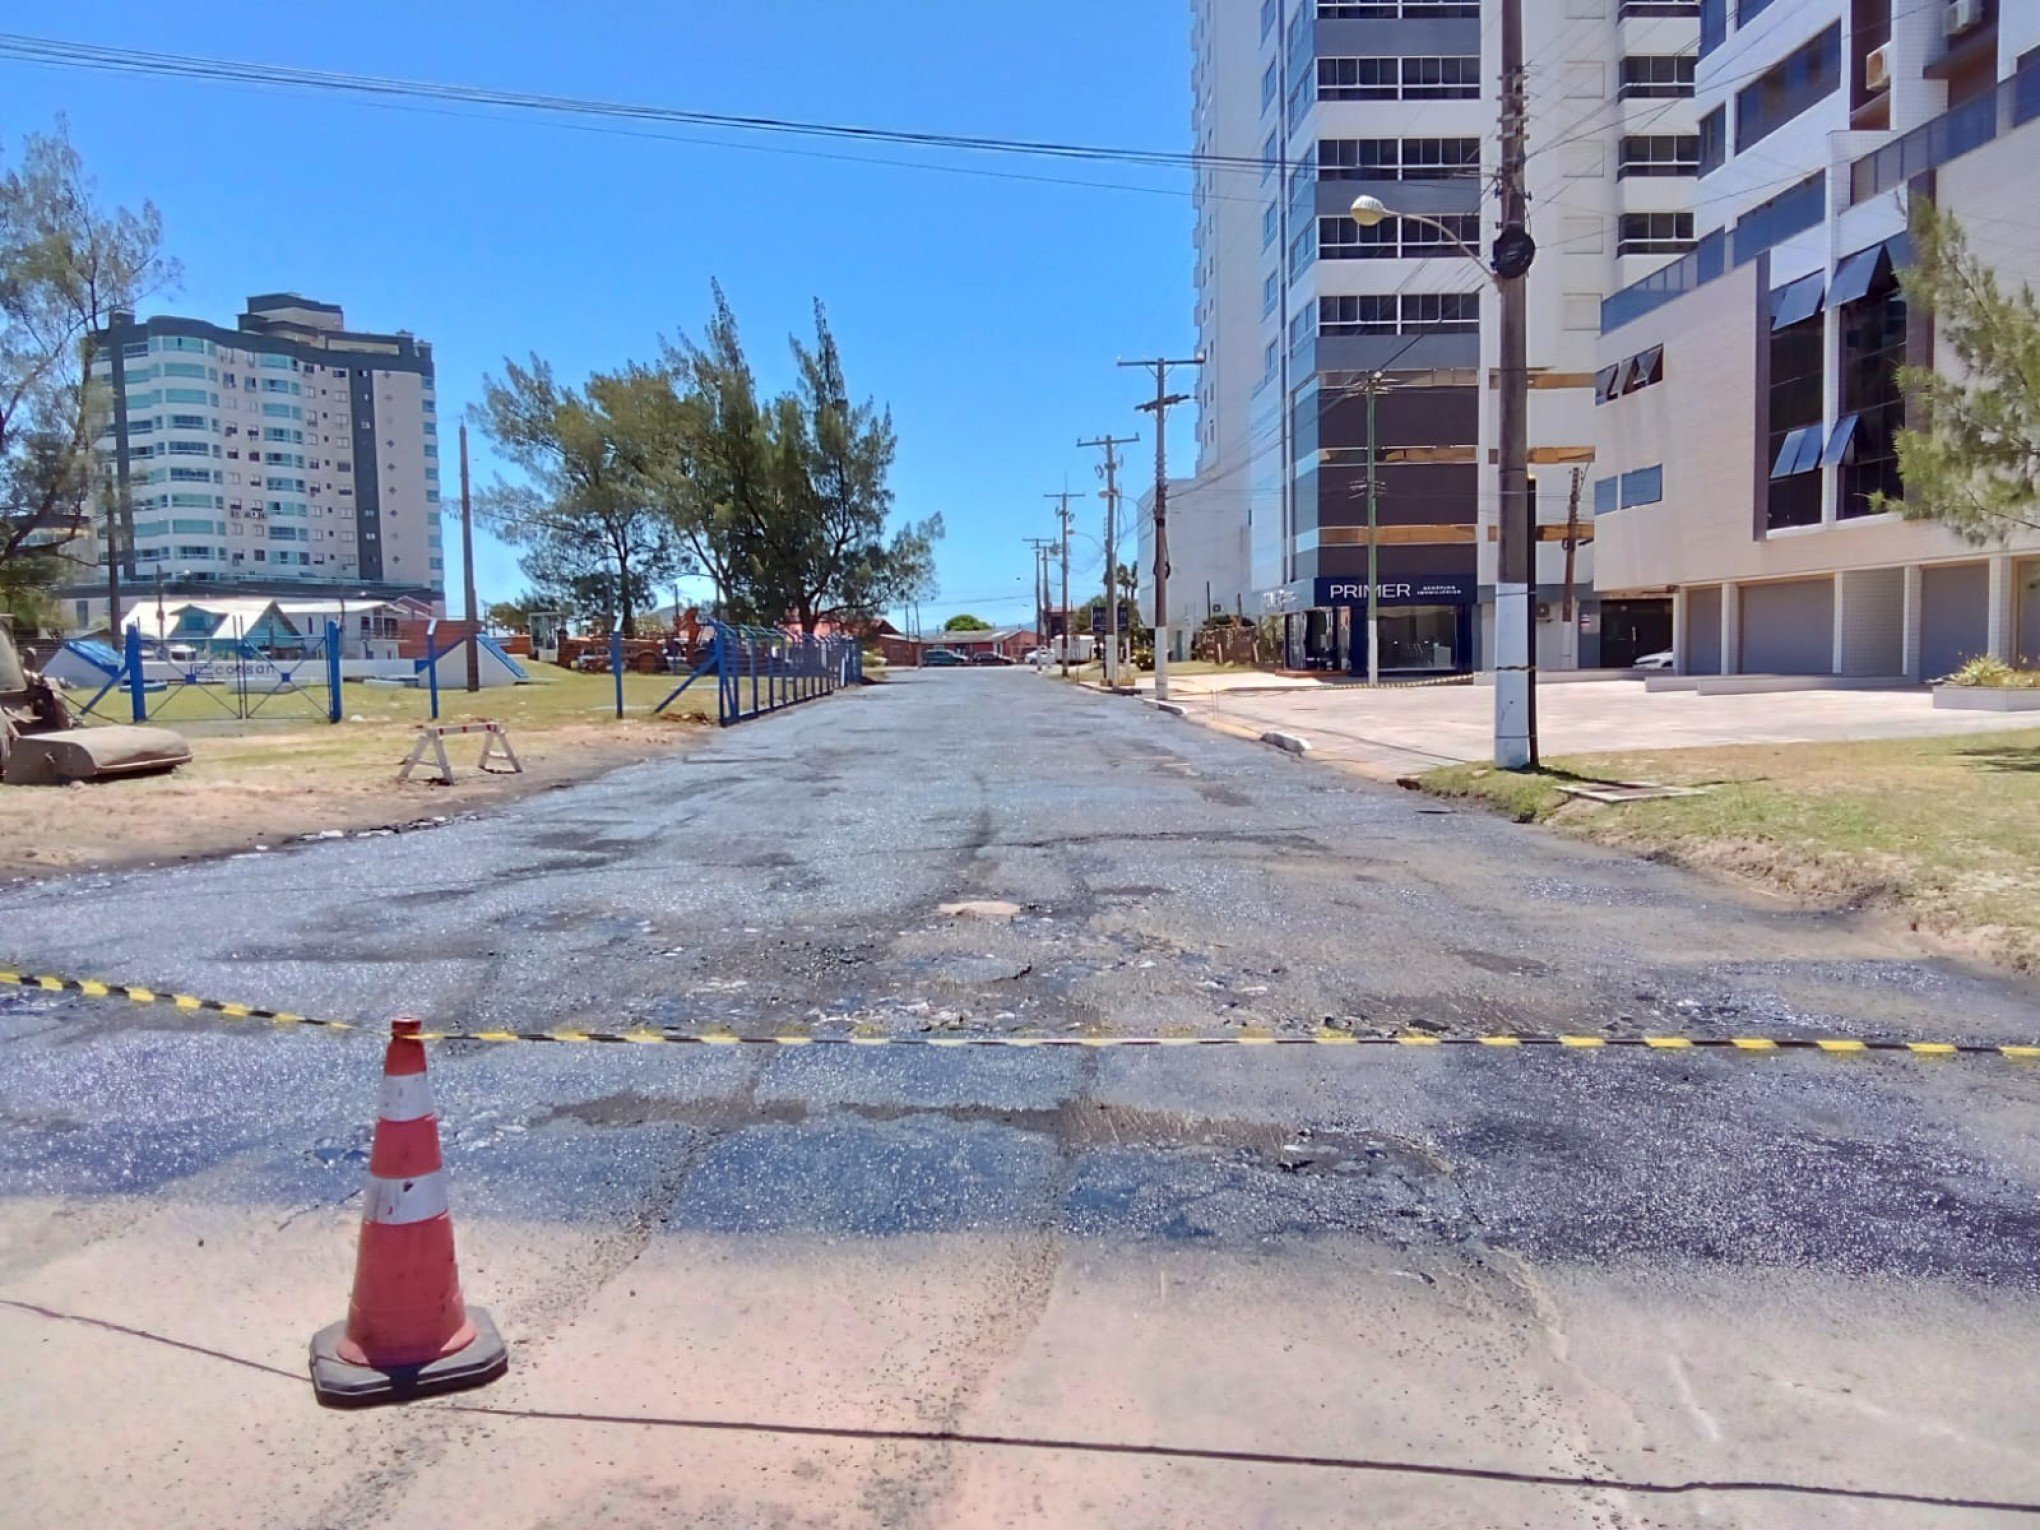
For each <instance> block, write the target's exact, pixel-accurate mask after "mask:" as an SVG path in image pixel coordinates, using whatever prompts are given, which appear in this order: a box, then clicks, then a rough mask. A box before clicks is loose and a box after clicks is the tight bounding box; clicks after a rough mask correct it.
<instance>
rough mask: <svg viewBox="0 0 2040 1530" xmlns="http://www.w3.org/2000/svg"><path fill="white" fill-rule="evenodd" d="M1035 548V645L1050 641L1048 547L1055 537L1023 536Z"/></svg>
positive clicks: (1022, 539) (1053, 543)
mask: <svg viewBox="0 0 2040 1530" xmlns="http://www.w3.org/2000/svg"><path fill="white" fill-rule="evenodd" d="M1020 540H1021V541H1023V542H1025V543H1026V544H1027V545H1028V546H1029V547H1031V548H1032V549H1033V550H1034V637H1035V646H1036V647H1040V646H1041V645H1042V644H1043V643H1046V642H1047V641H1048V563H1047V561H1046V560H1047V558H1048V549H1049V548H1051V547H1053V546H1055V538H1054V537H1022V538H1021V539H1020Z"/></svg>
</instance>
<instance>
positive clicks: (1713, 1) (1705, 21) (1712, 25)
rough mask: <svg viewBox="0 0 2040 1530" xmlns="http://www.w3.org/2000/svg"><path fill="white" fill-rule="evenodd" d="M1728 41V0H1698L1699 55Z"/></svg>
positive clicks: (1709, 51)
mask: <svg viewBox="0 0 2040 1530" xmlns="http://www.w3.org/2000/svg"><path fill="white" fill-rule="evenodd" d="M1727 41H1728V0H1700V56H1701V57H1702V58H1705V57H1707V55H1708V54H1710V53H1712V52H1713V51H1714V50H1715V49H1716V48H1718V47H1720V46H1721V45H1722V44H1723V43H1725V42H1727Z"/></svg>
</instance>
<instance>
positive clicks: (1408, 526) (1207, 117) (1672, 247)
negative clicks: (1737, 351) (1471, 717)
mask: <svg viewBox="0 0 2040 1530" xmlns="http://www.w3.org/2000/svg"><path fill="white" fill-rule="evenodd" d="M1523 8H1524V13H1525V35H1526V37H1527V39H1528V41H1527V44H1526V50H1525V64H1526V69H1525V90H1526V97H1527V111H1528V122H1529V163H1528V174H1527V186H1528V191H1529V196H1530V204H1529V206H1530V230H1531V233H1532V234H1533V236H1534V237H1535V238H1536V240H1537V241H1538V244H1539V247H1540V253H1539V255H1538V258H1537V262H1536V264H1535V266H1534V267H1533V269H1532V271H1531V273H1530V276H1529V280H1528V301H1529V305H1530V307H1529V313H1530V365H1531V369H1532V388H1533V392H1532V394H1531V401H1530V417H1529V418H1530V448H1531V475H1532V482H1533V490H1534V492H1535V495H1536V499H1537V512H1538V521H1539V524H1540V542H1539V548H1538V566H1537V598H1538V603H1539V608H1540V613H1541V620H1540V623H1539V662H1540V663H1542V664H1547V665H1562V664H1583V665H1591V664H1595V663H1599V662H1602V661H1603V659H1604V658H1613V659H1614V660H1616V661H1617V662H1620V661H1622V660H1624V659H1626V657H1628V656H1630V655H1629V654H1628V650H1629V649H1630V648H1632V647H1634V646H1635V645H1636V644H1638V643H1644V644H1646V645H1648V646H1657V647H1661V646H1663V639H1662V637H1661V635H1659V634H1657V633H1656V632H1654V631H1652V630H1648V629H1649V624H1651V623H1655V622H1660V621H1662V620H1663V619H1664V617H1663V611H1662V609H1661V607H1662V603H1661V602H1660V603H1659V605H1658V606H1654V607H1651V608H1650V609H1648V610H1645V611H1643V612H1641V613H1632V612H1627V611H1622V610H1616V611H1604V610H1602V609H1601V607H1600V603H1599V602H1598V600H1597V599H1595V597H1594V596H1593V594H1592V589H1591V579H1592V568H1593V562H1592V556H1593V555H1592V544H1591V537H1592V515H1591V513H1590V509H1589V507H1586V506H1582V508H1581V512H1580V516H1579V521H1580V530H1579V532H1578V534H1577V535H1576V536H1575V537H1574V538H1572V539H1571V545H1570V546H1569V545H1568V537H1567V530H1566V528H1567V522H1568V509H1569V502H1570V500H1571V497H1572V496H1571V490H1572V483H1573V475H1574V470H1575V469H1578V470H1579V471H1580V473H1581V475H1582V477H1583V479H1584V478H1585V477H1586V475H1587V474H1588V473H1589V471H1590V469H1591V457H1592V450H1593V433H1592V426H1593V407H1594V405H1593V399H1594V386H1593V381H1594V371H1595V349H1596V341H1597V337H1598V331H1599V327H1600V313H1601V303H1602V299H1603V298H1604V297H1605V296H1606V295H1607V294H1609V293H1611V292H1614V291H1616V290H1617V289H1618V288H1621V287H1623V286H1626V285H1628V284H1629V283H1630V282H1632V281H1634V280H1636V279H1638V278H1640V277H1642V276H1644V275H1645V274H1647V273H1648V272H1649V271H1651V270H1653V269H1655V268H1657V267H1659V266H1662V265H1664V264H1666V263H1667V262H1669V261H1671V260H1674V259H1676V258H1678V257H1679V256H1681V255H1682V254H1684V253H1686V252H1687V251H1688V250H1689V249H1690V248H1691V247H1692V242H1693V197H1694V185H1695V180H1696V177H1697V174H1698V170H1699V158H1700V144H1699V137H1698V119H1697V117H1696V114H1695V111H1694V103H1693V89H1694V85H1693V81H1694V61H1695V56H1696V53H1697V43H1698V25H1699V20H1698V18H1699V13H1700V5H1699V3H1698V0H1523ZM1193 15H1194V26H1193V37H1195V38H1196V39H1197V42H1198V48H1197V58H1196V62H1195V64H1194V65H1193V74H1192V80H1193V90H1194V92H1195V95H1194V101H1195V105H1194V110H1193V117H1194V121H1195V124H1196V127H1197V141H1198V146H1199V148H1200V149H1202V150H1205V151H1206V152H1208V153H1211V154H1213V155H1216V156H1221V157H1223V156H1243V157H1245V158H1247V159H1249V160H1252V161H1258V163H1257V164H1253V165H1250V166H1247V167H1243V168H1237V169H1235V168H1230V167H1228V166H1226V165H1225V164H1224V163H1223V162H1222V160H1221V162H1220V163H1218V164H1214V165H1211V166H1209V167H1207V168H1206V169H1205V170H1204V171H1203V172H1202V173H1201V174H1200V177H1199V183H1198V197H1197V200H1198V213H1197V228H1198V259H1197V266H1196V272H1197V285H1198V308H1197V322H1198V327H1199V334H1200V338H1201V340H1202V344H1203V348H1204V351H1205V353H1206V356H1207V358H1208V364H1207V366H1206V367H1205V368H1204V376H1203V378H1202V379H1200V393H1199V403H1200V405H1201V422H1200V439H1199V446H1200V451H1199V458H1198V471H1197V475H1196V477H1195V478H1193V479H1191V480H1188V481H1187V482H1186V483H1185V484H1184V485H1182V486H1181V487H1180V488H1178V489H1177V490H1176V491H1175V492H1174V493H1173V494H1172V505H1171V540H1172V548H1173V545H1174V544H1175V542H1176V541H1177V539H1178V533H1177V530H1176V522H1177V514H1178V511H1177V506H1179V505H1181V504H1183V503H1185V502H1188V503H1189V504H1190V505H1191V506H1192V507H1194V508H1196V509H1198V510H1200V511H1201V512H1202V513H1203V514H1205V515H1207V516H1210V517H1211V518H1213V519H1216V520H1223V521H1226V522H1229V523H1230V524H1231V525H1233V526H1234V527H1235V528H1236V530H1237V532H1238V543H1239V544H1240V550H1239V552H1238V555H1237V563H1238V577H1237V584H1238V586H1239V588H1240V592H1241V596H1242V600H1241V604H1242V605H1243V606H1244V607H1245V609H1247V610H1248V611H1250V612H1252V613H1257V614H1261V615H1279V616H1281V618H1282V620H1283V630H1284V638H1285V642H1284V646H1285V649H1286V652H1287V658H1288V661H1289V662H1290V663H1291V664H1292V665H1296V666H1309V667H1322V668H1339V669H1356V668H1359V669H1364V667H1365V654H1366V643H1365V639H1364V631H1363V626H1362V624H1364V622H1365V620H1366V612H1367V605H1368V601H1369V599H1370V597H1373V598H1376V599H1378V600H1379V602H1380V610H1381V623H1382V663H1383V668H1384V669H1385V670H1387V671H1389V672H1400V673H1417V672H1451V671H1465V670H1470V669H1473V668H1475V667H1477V666H1479V665H1480V664H1481V663H1482V662H1483V656H1484V655H1486V654H1488V653H1489V652H1490V651H1491V643H1490V641H1489V638H1488V635H1487V629H1489V628H1491V625H1492V617H1491V616H1490V615H1488V614H1487V613H1488V612H1490V611H1491V609H1492V599H1493V583H1494V568H1495V558H1494V552H1495V546H1496V543H1495V525H1496V518H1495V507H1496V491H1495V471H1494V466H1493V461H1494V456H1495V449H1496V444H1497V443H1496V424H1497V410H1496V408H1495V404H1496V399H1497V395H1496V393H1495V391H1494V388H1493V386H1492V379H1493V376H1494V369H1495V365H1496V361H1497V351H1498V337H1499V330H1498V323H1497V319H1498V314H1497V307H1498V305H1497V302H1496V298H1495V293H1494V288H1493V286H1492V283H1491V281H1490V280H1489V277H1488V275H1487V271H1486V268H1485V264H1484V262H1485V259H1486V250H1487V246H1488V244H1489V243H1490V241H1491V239H1492V236H1493V233H1494V231H1495V228H1496V223H1497V219H1496V199H1495V195H1494V185H1495V175H1496V171H1497V168H1498V153H1497V125H1498V121H1499V116H1500V101H1501V89H1500V0H1260V3H1259V4H1258V5H1257V6H1256V5H1253V4H1249V3H1247V0H1193ZM1249 59H1251V64H1249V62H1248V60H1249ZM1249 122H1251V123H1252V126H1251V128H1249V127H1248V126H1247V124H1248V123H1249ZM1363 193H1364V194H1367V195H1370V196H1373V197H1375V198H1377V199H1378V200H1379V201H1380V202H1381V203H1383V204H1384V205H1385V206H1386V207H1387V208H1389V209H1390V210H1391V212H1392V213H1396V214H1408V215H1411V216H1390V217H1388V218H1386V219H1383V220H1382V221H1380V222H1379V223H1376V224H1375V225H1373V226H1371V227H1363V226H1361V225H1360V224H1358V223H1356V222H1355V221H1354V220H1353V219H1352V218H1350V217H1349V216H1348V215H1347V209H1348V208H1349V206H1350V205H1351V203H1352V201H1353V199H1354V198H1355V197H1356V196H1358V195H1361V194H1363ZM1415 215H1421V216H1415ZM1243 351H1244V352H1245V354H1244V355H1243V354H1242V352H1243ZM1373 374H1380V375H1381V379H1382V382H1383V384H1384V385H1385V387H1386V390H1387V391H1385V392H1384V393H1383V394H1382V396H1381V397H1380V398H1379V400H1378V403H1377V407H1376V411H1375V415H1376V426H1375V447H1376V451H1377V470H1376V473H1375V475H1374V477H1375V483H1376V487H1377V502H1378V503H1377V526H1376V529H1375V531H1374V532H1373V533H1372V537H1373V541H1374V543H1375V546H1376V550H1377V553H1378V559H1379V573H1380V579H1379V588H1378V589H1376V590H1373V591H1370V590H1369V588H1368V586H1367V583H1366V575H1367V569H1368V550H1369V537H1370V533H1369V530H1368V526H1367V505H1366V500H1367V495H1366V488H1367V477H1368V475H1367V471H1366V456H1367V445H1368V437H1367V423H1366V422H1367V401H1366V398H1365V397H1364V396H1363V394H1362V389H1361V385H1362V383H1363V382H1364V380H1365V379H1367V378H1368V377H1369V376H1371V375H1373ZM1202 540H1203V539H1196V538H1193V545H1200V544H1201V541H1202ZM1212 540H1216V539H1212ZM1569 552H1570V554H1571V556H1570V558H1568V553H1569ZM1173 561H1175V562H1176V564H1177V571H1178V574H1179V576H1183V575H1187V576H1189V577H1192V578H1200V579H1201V578H1202V577H1205V576H1204V575H1202V573H1201V571H1200V570H1198V569H1197V568H1195V567H1190V568H1185V567H1183V563H1182V560H1181V559H1176V560H1173ZM1568 564H1570V567H1571V569H1572V573H1573V579H1574V585H1575V587H1576V589H1577V590H1578V591H1579V592H1580V594H1581V595H1582V597H1583V598H1582V599H1580V600H1578V601H1577V602H1576V603H1575V605H1574V611H1575V619H1574V622H1573V623H1572V624H1571V625H1570V626H1565V625H1562V624H1561V622H1560V620H1559V617H1560V613H1561V611H1562V609H1563V604H1564V602H1563V594H1564V589H1563V583H1564V576H1565V572H1566V569H1567V567H1568ZM1224 584H1225V581H1223V580H1221V581H1219V587H1224ZM1639 615H1640V616H1641V618H1642V620H1643V621H1644V622H1645V625H1646V630H1645V631H1643V632H1641V633H1638V632H1633V631H1631V630H1630V629H1631V626H1632V625H1633V622H1634V620H1635V619H1636V618H1637V617H1638V616H1639ZM1356 633H1361V634H1362V635H1361V636H1359V638H1358V639H1357V640H1356ZM1611 638H1612V640H1613V641H1612V642H1609V643H1608V644H1607V646H1608V647H1609V648H1610V653H1609V654H1607V655H1604V654H1603V653H1602V651H1601V650H1602V648H1603V646H1604V640H1607V639H1611Z"/></svg>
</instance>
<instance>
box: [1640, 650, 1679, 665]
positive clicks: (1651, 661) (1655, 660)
mask: <svg viewBox="0 0 2040 1530" xmlns="http://www.w3.org/2000/svg"><path fill="white" fill-rule="evenodd" d="M1673 662H1674V661H1673V659H1672V651H1671V649H1669V648H1667V649H1665V650H1663V651H1662V652H1660V653H1647V654H1645V655H1644V656H1643V657H1642V658H1640V659H1638V660H1637V661H1636V662H1635V663H1634V664H1632V665H1630V668H1631V669H1670V668H1671V667H1672V664H1673Z"/></svg>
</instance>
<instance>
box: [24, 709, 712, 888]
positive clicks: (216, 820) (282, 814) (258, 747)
mask: <svg viewBox="0 0 2040 1530" xmlns="http://www.w3.org/2000/svg"><path fill="white" fill-rule="evenodd" d="M707 737H708V731H707V730H706V729H705V728H702V727H699V726H689V725H687V724H684V723H667V722H622V723H613V722H612V723H604V724H572V725H568V726H565V727H555V728H551V729H547V730H543V731H531V732H526V733H522V734H513V741H514V743H515V744H516V747H517V754H518V758H519V759H520V760H522V761H523V764H524V772H523V774H521V775H485V774H483V773H482V772H480V771H478V770H476V769H474V760H475V757H476V756H477V754H478V753H479V751H480V748H481V742H480V740H479V739H478V738H456V739H449V740H448V741H447V750H448V753H449V754H450V755H452V756H453V758H454V768H455V774H456V779H455V781H454V784H453V785H451V786H439V785H434V784H431V783H429V782H426V781H425V780H423V779H421V778H417V777H414V778H413V779H412V780H411V781H409V782H402V783H400V782H399V781H398V780H397V779H396V774H397V764H398V762H399V761H400V760H401V759H402V758H403V756H404V753H405V752H406V750H407V749H408V748H409V735H408V734H406V733H402V732H397V731H395V730H384V729H377V730H375V731H374V733H373V734H372V735H371V736H369V737H366V738H364V737H361V736H359V735H351V734H350V731H349V726H348V725H347V724H344V723H343V724H341V725H339V726H338V727H337V728H334V727H328V728H323V729H320V730H318V731H317V732H310V731H306V732H299V731H295V730H294V731H292V732H290V733H287V734H277V735H274V736H271V737H266V738H264V737H256V736H239V737H231V738H204V737H199V738H194V739H193V740H192V751H193V755H194V759H193V762H192V764H191V765H190V766H188V767H187V768H185V769H184V770H181V771H179V772H177V773H176V774H175V775H170V776H156V777H149V778H146V779H140V780H130V781H107V782H98V783H95V784H92V785H79V786H66V787H54V786H48V787H46V786H20V787H0V822H6V823H11V824H12V825H13V826H14V827H13V831H12V832H11V833H9V834H6V835H0V878H12V877H33V876H43V875H49V874H52V873H56V872H66V871H84V870H99V869H110V868H116V867H127V866H137V865H150V864H160V863H163V862H167V861H181V860H195V859H199V858H201V857H206V856H216V855H229V854H234V853H236V852H240V851H249V850H255V849H258V848H275V847H277V846H280V845H283V844H287V843H290V842H291V841H293V840H296V839H301V838H304V837H306V836H308V835H316V834H321V833H354V832H359V831H361V830H365V829H375V828H384V827H395V826H400V825H410V824H415V823H417V822H418V821H420V820H421V819H431V818H434V817H440V816H445V817H453V816H456V815H459V814H463V813H472V812H476V811H480V810H485V809H488V808H492V807H497V806H500V805H501V804H503V803H506V802H514V801H516V800H517V799H518V798H520V797H528V796H530V795H531V794H532V793H534V792H541V791H546V790H548V789H550V788H553V787H558V786H566V785H570V784H572V783H573V782H576V781H585V780H588V779H590V778H591V777H594V776H598V775H602V774H604V773H605V772H607V771H611V770H614V769H616V768H617V767H619V766H622V765H629V764H633V763H635V762H637V761H640V760H646V759H651V758H654V757H656V756H659V755H662V754H668V753H672V752H674V751H677V750H681V749H686V748H688V747H691V746H692V745H694V744H696V743H699V742H701V741H703V740H705V739H706V738H707ZM421 775H422V773H421Z"/></svg>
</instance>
